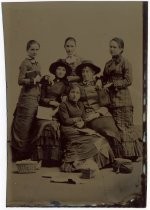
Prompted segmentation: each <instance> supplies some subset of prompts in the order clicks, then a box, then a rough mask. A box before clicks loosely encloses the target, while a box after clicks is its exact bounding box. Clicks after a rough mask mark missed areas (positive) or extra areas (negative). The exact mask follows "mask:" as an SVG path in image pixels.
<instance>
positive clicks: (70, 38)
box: [64, 36, 77, 46]
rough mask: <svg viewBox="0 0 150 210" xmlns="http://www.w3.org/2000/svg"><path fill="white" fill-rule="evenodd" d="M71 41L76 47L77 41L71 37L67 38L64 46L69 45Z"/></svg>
mask: <svg viewBox="0 0 150 210" xmlns="http://www.w3.org/2000/svg"><path fill="white" fill-rule="evenodd" d="M69 40H72V41H74V43H75V45H76V44H77V41H76V39H75V38H74V37H71V36H70V37H67V38H66V39H65V44H64V46H65V45H66V43H67V42H68V41H69Z"/></svg>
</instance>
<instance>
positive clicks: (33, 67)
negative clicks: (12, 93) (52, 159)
mask: <svg viewBox="0 0 150 210" xmlns="http://www.w3.org/2000/svg"><path fill="white" fill-rule="evenodd" d="M39 49H40V44H39V43H38V42H37V41H35V40H30V41H29V42H28V43H27V47H26V50H27V57H26V58H25V59H24V60H23V62H22V63H21V65H20V73H19V78H18V84H19V85H20V86H22V89H21V93H20V96H19V99H18V103H17V107H16V110H15V113H14V119H13V123H12V130H11V131H12V132H11V136H12V142H11V143H12V157H13V160H14V161H16V160H22V159H26V158H29V157H30V152H31V151H30V143H31V128H32V125H33V120H34V119H35V116H36V112H37V108H38V100H39V96H40V87H39V82H40V80H41V73H40V69H41V67H40V64H39V63H38V62H37V61H36V56H37V54H38V51H39Z"/></svg>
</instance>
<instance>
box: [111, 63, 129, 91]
mask: <svg viewBox="0 0 150 210" xmlns="http://www.w3.org/2000/svg"><path fill="white" fill-rule="evenodd" d="M122 73H123V77H122V79H118V80H114V81H113V85H114V87H116V88H118V89H121V88H126V87H127V86H130V85H131V84H132V66H131V64H130V63H129V62H128V61H125V62H124V66H123V71H122Z"/></svg>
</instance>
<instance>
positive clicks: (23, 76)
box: [18, 61, 34, 85]
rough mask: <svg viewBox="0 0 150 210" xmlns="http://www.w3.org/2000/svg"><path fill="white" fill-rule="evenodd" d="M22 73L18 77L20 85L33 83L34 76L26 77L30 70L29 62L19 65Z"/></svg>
mask: <svg viewBox="0 0 150 210" xmlns="http://www.w3.org/2000/svg"><path fill="white" fill-rule="evenodd" d="M19 69H20V73H19V77H18V84H19V85H33V84H34V80H33V79H32V78H26V72H27V70H28V66H27V63H26V62H25V61H23V62H22V64H21V65H20V67H19Z"/></svg>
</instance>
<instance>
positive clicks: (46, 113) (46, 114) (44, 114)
mask: <svg viewBox="0 0 150 210" xmlns="http://www.w3.org/2000/svg"><path fill="white" fill-rule="evenodd" d="M57 111H58V107H57V108H55V109H53V108H51V107H43V106H38V111H37V116H36V117H37V118H38V119H42V120H52V117H53V116H54V115H55V114H56V113H57Z"/></svg>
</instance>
